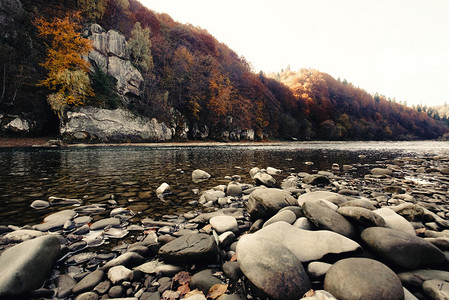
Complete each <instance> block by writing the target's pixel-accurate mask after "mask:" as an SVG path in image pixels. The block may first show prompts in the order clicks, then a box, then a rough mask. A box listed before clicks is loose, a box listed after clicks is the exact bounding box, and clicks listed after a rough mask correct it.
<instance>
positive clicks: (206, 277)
mask: <svg viewBox="0 0 449 300" xmlns="http://www.w3.org/2000/svg"><path fill="white" fill-rule="evenodd" d="M214 284H223V282H222V281H221V280H220V279H218V278H217V277H215V276H213V275H212V270H210V269H206V270H203V271H201V272H198V273H196V274H195V275H193V276H192V278H191V279H190V283H189V286H190V289H191V290H194V289H199V290H200V291H202V292H203V293H204V294H205V295H207V293H208V291H209V289H210V288H211V287H212V286H213V285H214Z"/></svg>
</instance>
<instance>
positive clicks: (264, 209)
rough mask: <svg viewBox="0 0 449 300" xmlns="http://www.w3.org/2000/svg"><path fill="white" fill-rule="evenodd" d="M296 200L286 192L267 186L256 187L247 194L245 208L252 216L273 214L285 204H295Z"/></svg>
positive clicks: (261, 216)
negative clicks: (264, 187)
mask: <svg viewBox="0 0 449 300" xmlns="http://www.w3.org/2000/svg"><path fill="white" fill-rule="evenodd" d="M295 203H296V200H295V198H293V197H292V196H291V195H290V194H289V193H288V192H286V191H283V190H279V189H273V188H267V189H257V190H255V191H254V192H252V193H251V194H250V195H249V199H248V203H247V205H246V206H247V209H248V213H249V214H251V216H252V217H253V218H263V217H266V216H273V215H274V214H276V213H277V212H278V211H279V210H280V209H281V208H283V207H285V206H290V205H295Z"/></svg>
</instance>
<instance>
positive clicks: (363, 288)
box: [324, 258, 404, 300]
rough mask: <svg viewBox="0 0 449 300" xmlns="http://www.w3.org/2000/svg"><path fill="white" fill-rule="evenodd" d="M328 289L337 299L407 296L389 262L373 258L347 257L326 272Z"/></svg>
mask: <svg viewBox="0 0 449 300" xmlns="http://www.w3.org/2000/svg"><path fill="white" fill-rule="evenodd" d="M324 289H325V290H326V291H328V292H329V293H331V294H332V295H333V296H335V297H336V298H337V299H347V300H352V299H354V300H356V299H384V300H388V299H391V300H396V299H398V300H399V299H401V300H402V299H404V290H403V288H402V283H401V280H400V279H399V277H398V276H397V275H396V274H395V273H394V272H393V271H392V270H391V269H390V268H388V267H387V266H386V265H384V264H382V263H380V262H378V261H376V260H373V259H369V258H347V259H342V260H340V261H338V262H336V263H335V264H334V265H333V266H332V267H331V268H330V269H329V271H327V273H326V277H325V278H324Z"/></svg>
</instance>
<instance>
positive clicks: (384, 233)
mask: <svg viewBox="0 0 449 300" xmlns="http://www.w3.org/2000/svg"><path fill="white" fill-rule="evenodd" d="M361 238H362V240H363V241H364V242H365V243H366V244H367V245H368V246H369V247H370V248H371V249H372V250H373V251H374V252H375V253H376V254H377V255H379V256H380V257H382V258H383V259H385V260H386V261H389V262H392V263H394V264H396V265H398V266H401V267H403V268H406V269H416V268H418V267H421V266H427V265H431V264H438V263H442V262H444V261H445V260H446V256H445V254H444V252H443V251H441V250H440V249H438V248H437V247H435V246H434V245H432V244H431V243H430V242H428V241H426V240H424V239H422V238H420V237H417V236H415V235H412V234H408V233H404V232H402V231H398V230H394V229H390V228H384V227H370V228H367V229H365V230H364V231H363V232H362V234H361Z"/></svg>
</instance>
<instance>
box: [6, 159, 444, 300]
mask: <svg viewBox="0 0 449 300" xmlns="http://www.w3.org/2000/svg"><path fill="white" fill-rule="evenodd" d="M308 163H309V164H312V163H313V162H308ZM356 167H357V165H355V164H354V165H344V166H339V165H337V164H334V165H333V166H332V169H331V170H321V171H319V172H317V173H315V174H307V173H294V174H290V175H289V176H287V177H285V176H284V179H283V180H282V181H281V182H279V180H278V181H276V178H279V177H278V174H279V173H282V174H284V173H286V171H283V170H278V169H276V168H272V167H268V168H266V169H262V170H261V169H259V168H253V169H252V170H251V171H250V175H251V178H252V180H251V182H242V180H241V177H240V176H238V175H234V176H229V177H226V178H223V180H227V181H228V183H227V184H223V185H219V186H215V187H211V188H210V189H209V190H205V191H199V192H200V193H199V195H198V199H197V200H195V201H192V202H191V203H190V205H192V210H191V211H190V212H188V213H184V214H182V215H165V216H164V217H163V218H162V219H160V220H154V219H151V218H149V217H147V218H144V217H142V216H141V218H139V220H140V221H139V223H134V222H133V217H134V216H135V215H136V214H139V212H135V211H131V210H129V209H127V208H126V207H119V206H118V205H117V202H116V201H115V200H114V199H113V198H110V197H107V198H105V201H104V203H101V204H86V203H83V201H82V200H80V199H67V198H58V197H51V198H50V199H48V200H36V201H34V202H33V203H31V204H30V205H31V207H32V209H44V210H45V209H47V208H48V207H50V206H52V205H56V204H57V205H64V206H66V209H65V210H61V211H59V212H57V213H54V214H50V215H48V216H47V217H45V219H44V220H43V222H42V223H41V224H35V225H33V226H24V227H21V228H19V227H17V226H14V225H10V226H1V227H0V233H1V235H0V249H1V250H0V251H1V252H2V253H1V256H0V296H1V297H4V298H13V299H17V298H23V299H28V298H59V299H107V298H129V299H190V300H195V299H227V300H232V299H259V298H260V299H266V298H271V299H300V298H302V297H303V296H304V297H308V298H310V299H360V298H362V297H363V298H366V299H447V298H448V297H449V285H448V284H447V281H449V271H448V270H449V259H448V256H449V230H448V229H449V221H448V218H449V204H448V197H449V193H448V191H449V156H439V157H402V158H398V159H395V160H392V161H385V162H379V163H377V164H375V165H371V166H370V173H368V174H365V175H364V176H362V177H360V176H359V175H358V174H359V173H358V172H356ZM212 175H213V174H212ZM209 177H210V175H209V174H207V173H206V172H204V171H201V170H197V171H194V172H193V173H192V180H193V181H194V182H197V181H201V180H205V181H207V180H208V178H209ZM169 192H170V186H168V185H167V184H164V183H162V182H161V186H160V187H159V188H158V189H157V190H156V191H155V193H156V195H157V199H154V200H153V201H165V199H164V197H165V195H166V194H167V193H169ZM105 212H109V216H110V217H109V218H104V219H100V220H97V221H95V222H93V221H92V220H93V218H92V216H95V215H97V214H99V213H101V214H104V213H105ZM108 245H114V246H111V247H107V246H108Z"/></svg>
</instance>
